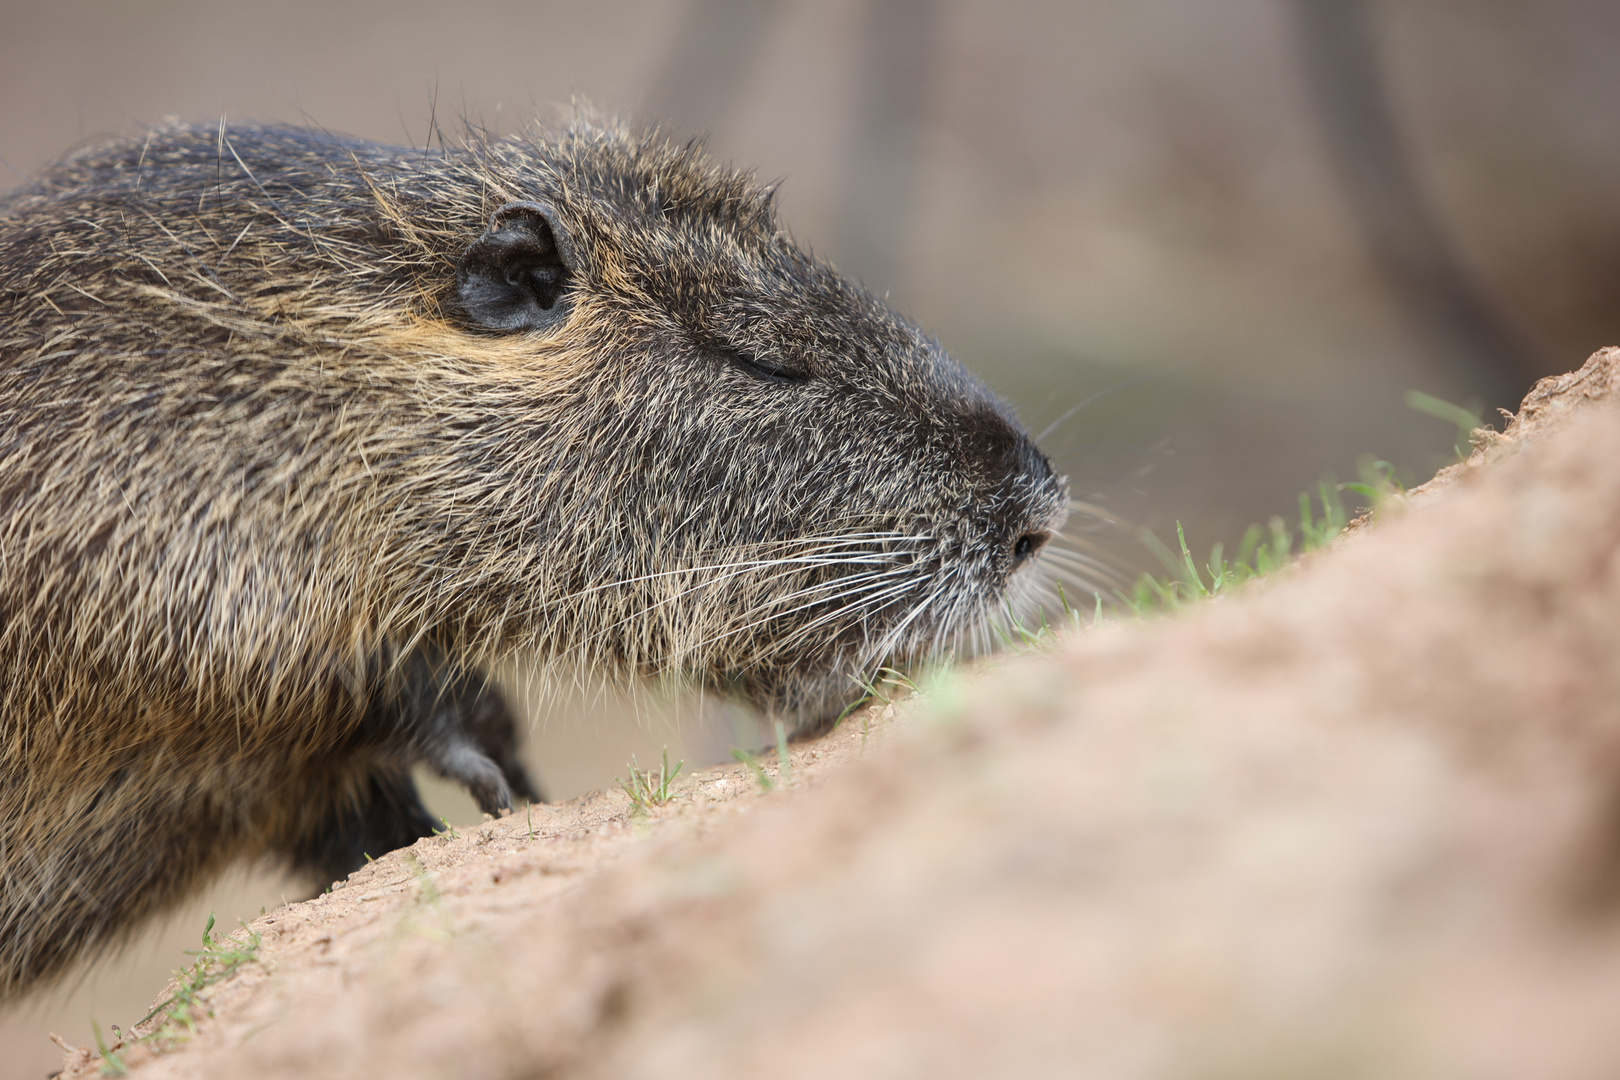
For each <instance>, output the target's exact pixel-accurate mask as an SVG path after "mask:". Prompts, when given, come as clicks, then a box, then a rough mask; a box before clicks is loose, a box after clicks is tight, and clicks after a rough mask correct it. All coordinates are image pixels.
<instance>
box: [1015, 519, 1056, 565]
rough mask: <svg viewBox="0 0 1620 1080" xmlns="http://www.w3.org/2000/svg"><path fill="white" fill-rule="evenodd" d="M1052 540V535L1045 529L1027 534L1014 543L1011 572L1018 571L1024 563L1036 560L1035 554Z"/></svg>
mask: <svg viewBox="0 0 1620 1080" xmlns="http://www.w3.org/2000/svg"><path fill="white" fill-rule="evenodd" d="M1050 539H1052V534H1051V533H1049V532H1047V531H1045V530H1044V529H1042V530H1038V531H1036V532H1027V533H1024V534H1023V535H1022V536H1019V537H1018V538H1017V539H1016V540H1014V541H1013V542H1012V562H1011V566H1010V567H1009V570H1017V569H1018V568H1019V567H1020V566H1022V565H1024V563H1026V562H1028V561H1029V560H1030V559H1032V558H1034V556H1035V553H1036V552H1038V551H1040V550H1041V548H1043V547H1045V546H1046V542H1047V541H1048V540H1050Z"/></svg>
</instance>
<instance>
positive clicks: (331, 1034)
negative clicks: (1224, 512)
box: [66, 350, 1620, 1080]
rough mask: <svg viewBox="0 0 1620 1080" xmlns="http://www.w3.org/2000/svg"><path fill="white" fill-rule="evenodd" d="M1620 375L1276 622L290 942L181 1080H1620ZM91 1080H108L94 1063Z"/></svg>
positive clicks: (1010, 672)
mask: <svg viewBox="0 0 1620 1080" xmlns="http://www.w3.org/2000/svg"><path fill="white" fill-rule="evenodd" d="M1617 541H1620V350H1608V351H1606V352H1604V353H1600V354H1598V355H1597V356H1595V357H1593V358H1592V360H1591V361H1589V362H1588V363H1587V365H1586V366H1585V367H1584V368H1583V369H1582V370H1581V371H1580V372H1578V373H1574V374H1572V375H1569V376H1563V377H1561V378H1560V379H1556V380H1547V381H1546V382H1544V383H1543V384H1542V385H1541V386H1540V387H1538V389H1537V391H1536V393H1535V394H1533V395H1532V397H1531V399H1529V401H1528V402H1527V405H1526V408H1525V409H1524V410H1523V412H1521V414H1520V417H1519V418H1518V419H1517V420H1516V421H1515V422H1514V423H1513V424H1512V425H1511V426H1510V428H1509V430H1508V432H1507V433H1506V434H1505V435H1502V436H1498V437H1494V438H1487V439H1484V440H1483V441H1482V443H1481V445H1480V447H1479V449H1478V450H1477V452H1476V453H1475V455H1474V457H1473V458H1472V459H1471V461H1470V462H1469V463H1468V464H1466V465H1465V466H1462V467H1459V468H1457V469H1455V470H1452V471H1451V473H1450V474H1449V475H1448V476H1446V477H1445V478H1443V480H1442V482H1441V483H1439V484H1436V485H1433V486H1430V487H1428V488H1426V489H1425V490H1424V491H1422V492H1420V493H1418V494H1417V495H1416V496H1415V497H1414V498H1412V499H1410V500H1408V501H1406V502H1404V503H1400V504H1396V505H1391V506H1388V507H1386V508H1384V510H1383V511H1382V512H1381V514H1380V517H1379V520H1378V521H1377V522H1376V523H1375V524H1373V525H1371V526H1370V527H1364V528H1360V529H1357V530H1354V531H1353V533H1352V535H1350V536H1348V537H1346V538H1345V539H1344V540H1343V541H1341V542H1340V543H1338V544H1336V545H1334V546H1333V547H1332V548H1331V549H1330V550H1328V551H1325V552H1321V553H1318V554H1317V555H1315V556H1313V557H1311V558H1309V559H1307V560H1306V561H1305V562H1304V563H1303V564H1302V565H1300V566H1298V567H1297V568H1295V569H1293V570H1290V571H1288V572H1285V573H1283V574H1281V575H1278V576H1277V577H1275V578H1273V579H1271V580H1269V581H1267V582H1264V583H1261V584H1260V585H1257V586H1254V587H1251V588H1249V589H1247V590H1245V591H1244V592H1242V593H1241V594H1239V595H1236V596H1233V597H1230V598H1228V599H1225V600H1222V601H1218V602H1215V603H1211V604H1207V605H1204V606H1201V607H1199V608H1198V609H1196V610H1194V611H1192V612H1190V613H1188V614H1186V615H1183V616H1180V617H1177V618H1174V619H1164V620H1159V621H1155V622H1150V623H1145V624H1142V623H1138V624H1132V625H1122V626H1115V627H1111V628H1104V629H1101V630H1094V631H1090V632H1087V633H1085V634H1081V635H1076V636H1074V637H1071V638H1069V639H1067V640H1064V641H1062V642H1060V643H1058V644H1057V645H1055V646H1054V647H1053V648H1051V649H1049V650H1046V651H1041V652H1036V653H1032V654H1029V655H1025V656H1021V657H1016V658H1009V659H1006V660H1003V661H1002V662H1000V663H999V664H998V665H996V666H995V667H993V668H992V669H988V670H985V671H982V672H978V673H973V674H971V675H958V676H955V677H952V678H950V679H949V680H947V681H944V682H942V683H940V684H939V685H937V686H933V687H931V688H930V690H929V692H928V693H926V694H924V695H922V696H920V697H917V698H914V699H912V700H911V701H909V702H907V703H904V704H902V705H901V706H900V707H899V709H898V712H897V710H896V709H895V708H893V707H884V708H880V709H875V710H872V711H869V712H867V713H864V714H861V715H859V716H856V717H854V718H852V719H851V720H850V721H847V722H846V723H845V724H844V725H843V726H842V727H841V728H840V729H838V730H837V731H836V732H834V733H833V734H832V735H830V736H829V737H827V738H826V739H823V740H820V741H817V742H813V743H809V744H805V745H802V746H798V747H795V748H794V751H793V753H792V755H791V773H792V779H791V784H785V783H781V782H780V781H781V780H782V779H783V778H782V777H780V776H779V775H778V772H779V770H778V766H777V764H776V763H775V762H774V761H769V760H767V761H766V763H765V766H766V770H767V772H768V773H769V774H770V775H771V776H772V777H774V778H775V779H777V781H778V783H777V785H776V789H775V790H772V791H770V792H765V791H762V790H761V785H760V784H759V783H758V782H757V781H756V778H755V776H754V774H753V773H751V772H750V771H749V770H748V769H747V768H746V767H744V766H741V765H737V766H730V767H724V768H716V769H711V770H708V771H705V772H702V773H699V774H696V775H693V776H691V777H683V778H682V779H681V780H680V781H679V782H678V783H677V784H676V787H675V790H676V794H677V796H678V797H677V798H676V799H675V800H674V801H673V802H672V803H671V804H670V805H668V806H666V807H663V808H659V809H654V810H652V811H650V812H646V813H634V812H632V807H631V805H630V802H629V800H628V799H627V798H626V797H625V796H624V795H623V794H621V793H617V792H613V793H607V794H598V795H594V796H590V797H586V798H582V799H578V800H575V801H573V802H571V803H567V804H561V805H557V806H552V807H547V808H544V809H536V810H535V812H534V815H533V819H532V825H531V822H529V821H527V820H525V818H524V817H523V816H522V815H521V814H520V815H517V816H514V817H509V818H505V819H502V820H499V821H487V822H485V823H484V824H482V825H481V826H478V827H475V828H471V829H467V830H464V831H463V832H462V833H461V835H460V836H459V837H456V838H432V839H428V840H424V841H421V842H420V843H418V844H417V845H415V846H414V847H413V848H411V849H409V850H407V851H401V852H396V853H393V854H391V855H389V856H387V857H385V858H383V859H380V860H378V861H377V862H376V863H374V864H372V865H370V866H368V867H366V868H365V869H364V870H362V871H360V872H358V873H356V874H355V875H354V876H353V877H351V878H350V879H349V880H348V881H347V882H346V883H344V884H343V885H342V887H340V888H339V889H337V890H336V891H334V892H333V893H331V894H330V895H327V896H323V897H320V898H318V899H316V900H312V901H309V902H307V903H302V904H295V905H292V906H290V907H287V908H283V909H280V910H277V911H275V912H272V913H270V914H269V915H267V916H265V917H263V918H261V919H259V920H257V921H256V922H254V923H253V924H252V927H251V928H252V930H254V931H255V932H257V933H259V934H260V935H262V938H263V944H262V947H261V948H260V950H259V954H258V960H257V961H255V962H252V963H248V964H245V965H243V966H242V967H241V968H240V969H239V970H238V971H237V973H236V974H235V975H234V976H233V977H232V978H230V979H228V980H226V981H224V982H222V983H220V984H219V985H217V986H215V987H214V988H213V989H212V990H211V991H209V995H210V996H209V999H208V1004H209V1006H210V1007H211V1009H212V1016H210V1017H206V1018H204V1019H202V1020H201V1021H200V1023H199V1025H198V1029H197V1031H196V1033H195V1034H194V1035H191V1036H189V1037H188V1038H185V1039H182V1040H178V1041H176V1043H175V1044H174V1045H173V1046H172V1047H171V1048H169V1049H167V1050H166V1051H165V1052H162V1053H157V1052H154V1050H153V1049H152V1048H151V1046H150V1045H129V1046H124V1047H122V1048H121V1049H120V1050H119V1053H120V1054H121V1055H122V1058H123V1060H124V1061H125V1062H127V1063H128V1064H129V1065H130V1066H131V1067H132V1068H133V1069H134V1071H135V1072H136V1073H137V1074H138V1075H140V1076H143V1077H152V1078H157V1077H227V1076H228V1077H247V1076H254V1077H339V1076H389V1077H440V1076H443V1077H474V1076H476V1077H496V1078H504V1077H510V1078H513V1080H520V1078H530V1077H542V1076H545V1077H563V1076H567V1077H625V1078H634V1077H643V1076H645V1077H654V1076H656V1077H660V1078H678V1077H688V1076H690V1077H698V1076H703V1077H717V1076H739V1077H740V1076H771V1077H786V1078H794V1077H801V1076H802V1077H825V1076H841V1077H851V1078H853V1077H863V1078H864V1077H884V1078H887V1077H896V1078H900V1077H923V1076H928V1077H975V1078H979V1077H1000V1076H1004V1077H1019V1078H1040V1077H1049V1076H1050V1077H1059V1076H1065V1077H1066V1076H1086V1077H1090V1078H1106V1077H1166V1078H1177V1080H1183V1078H1192V1080H1202V1078H1209V1080H1218V1078H1223V1077H1237V1076H1244V1077H1270V1076H1277V1077H1281V1076H1304V1075H1310V1076H1323V1077H1362V1076H1366V1077H1373V1076H1377V1077H1380V1078H1388V1077H1396V1078H1399V1077H1436V1078H1451V1077H1457V1078H1463V1077H1467V1078H1469V1080H1492V1078H1496V1077H1502V1078H1508V1077H1524V1078H1536V1080H1557V1078H1564V1077H1568V1078H1578V1077H1593V1078H1597V1077H1613V1076H1616V1075H1620V1041H1617V1040H1616V1039H1615V1038H1614V1026H1615V1022H1616V1020H1617V1019H1620V920H1617V919H1616V914H1617V913H1620V784H1617V783H1616V779H1617V776H1620V772H1617V769H1616V765H1617V764H1620V619H1617V618H1616V615H1617V613H1620V544H1617ZM66 1066H67V1073H68V1075H69V1076H72V1077H89V1076H93V1075H96V1074H97V1073H98V1072H99V1071H100V1069H101V1067H102V1066H101V1062H100V1059H99V1058H98V1057H97V1056H96V1055H94V1054H92V1053H91V1052H90V1051H88V1050H84V1049H80V1050H76V1051H74V1052H72V1053H70V1054H68V1055H67V1062H66Z"/></svg>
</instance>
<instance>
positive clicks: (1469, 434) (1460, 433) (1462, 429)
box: [1405, 390, 1485, 461]
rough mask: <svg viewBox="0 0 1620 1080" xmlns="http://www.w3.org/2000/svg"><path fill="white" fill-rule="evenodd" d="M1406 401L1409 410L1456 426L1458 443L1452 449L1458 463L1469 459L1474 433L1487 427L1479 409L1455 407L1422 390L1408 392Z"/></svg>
mask: <svg viewBox="0 0 1620 1080" xmlns="http://www.w3.org/2000/svg"><path fill="white" fill-rule="evenodd" d="M1405 401H1406V407H1407V408H1408V409H1416V410H1417V411H1418V412H1420V413H1422V414H1423V415H1425V416H1432V417H1434V418H1435V419H1436V420H1439V421H1441V422H1442V423H1446V424H1453V425H1455V426H1456V428H1457V441H1456V442H1455V443H1454V444H1453V445H1452V447H1451V448H1452V450H1453V451H1455V452H1456V454H1457V460H1458V461H1462V460H1463V459H1465V458H1467V457H1468V454H1469V451H1470V450H1472V449H1473V434H1474V431H1475V430H1476V429H1477V428H1482V427H1484V426H1485V420H1484V418H1483V417H1481V416H1480V414H1479V409H1478V408H1477V407H1471V406H1470V405H1453V404H1452V403H1451V402H1449V401H1446V400H1445V399H1444V398H1437V397H1435V396H1434V395H1433V394H1425V393H1424V392H1423V391H1421V390H1408V391H1407V392H1406V398H1405Z"/></svg>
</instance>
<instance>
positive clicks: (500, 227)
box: [456, 202, 579, 332]
mask: <svg viewBox="0 0 1620 1080" xmlns="http://www.w3.org/2000/svg"><path fill="white" fill-rule="evenodd" d="M578 267H579V263H578V260H577V259H576V258H575V257H574V249H573V245H572V244H571V243H569V240H568V234H567V233H565V232H564V231H563V228H562V225H561V224H560V223H559V222H558V220H557V213H556V211H555V210H553V209H552V208H551V207H549V206H547V205H546V204H544V203H537V202H510V203H507V204H506V205H505V206H503V207H501V208H500V209H499V210H497V211H495V213H494V214H492V215H491V216H490V219H489V228H487V229H485V230H484V235H482V236H480V237H479V238H478V239H477V240H474V241H473V242H472V243H471V244H469V245H467V250H466V251H464V252H462V255H461V261H460V263H458V264H457V266H456V295H457V297H458V298H459V299H460V301H461V307H462V310H463V311H465V312H466V313H467V316H468V317H469V318H470V319H471V320H472V321H473V322H474V323H475V324H477V325H478V326H481V327H483V328H485V329H486V330H502V331H507V332H517V331H524V330H550V329H552V328H554V327H556V326H560V325H561V324H562V323H563V321H564V320H566V319H567V318H568V310H569V302H568V286H569V284H570V283H571V282H572V280H573V277H574V274H575V272H576V271H577V269H578Z"/></svg>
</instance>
